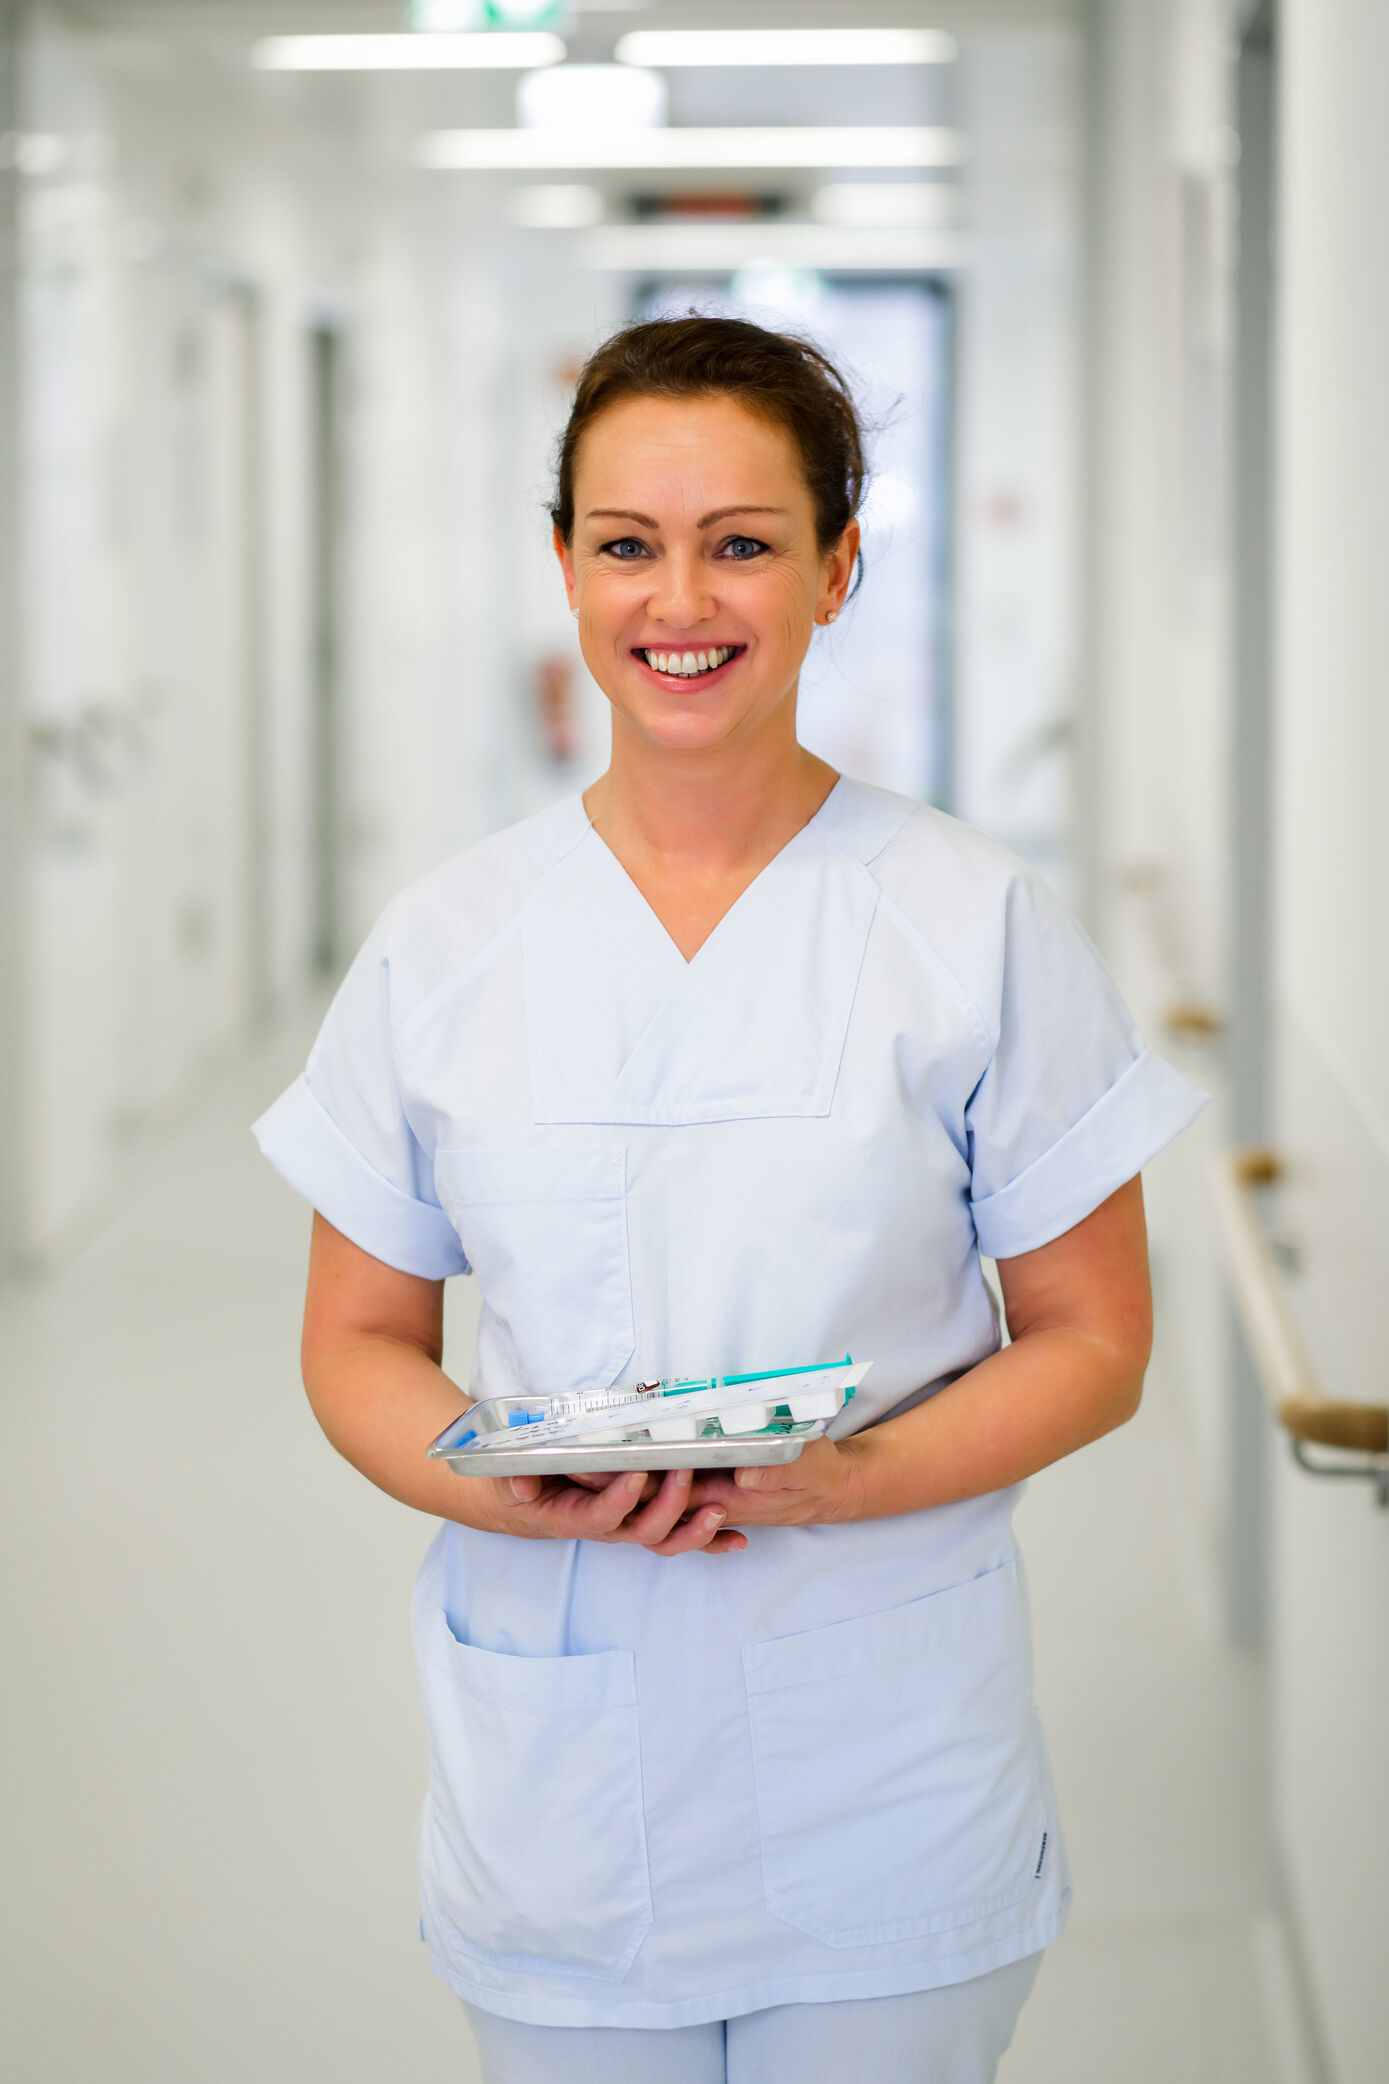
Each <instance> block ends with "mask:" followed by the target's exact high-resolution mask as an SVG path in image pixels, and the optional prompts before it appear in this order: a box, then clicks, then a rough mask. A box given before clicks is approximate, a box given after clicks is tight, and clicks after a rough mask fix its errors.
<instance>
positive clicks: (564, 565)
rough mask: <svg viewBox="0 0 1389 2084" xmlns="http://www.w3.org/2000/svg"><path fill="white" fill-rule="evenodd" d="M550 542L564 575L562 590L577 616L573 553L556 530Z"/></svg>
mask: <svg viewBox="0 0 1389 2084" xmlns="http://www.w3.org/2000/svg"><path fill="white" fill-rule="evenodd" d="M552 540H553V542H554V546H555V555H556V557H557V558H558V559H559V568H560V570H561V571H562V572H563V574H564V590H565V593H566V594H567V595H568V597H569V605H570V607H571V608H572V609H573V610H574V613H575V614H576V615H577V614H578V612H579V582H578V580H577V579H576V578H575V576H574V553H573V551H572V550H571V549H570V547H569V545H568V543H566V542H565V540H564V537H563V536H562V535H561V534H560V532H559V530H558V529H556V530H555V532H554V536H553V539H552Z"/></svg>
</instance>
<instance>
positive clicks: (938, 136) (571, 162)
mask: <svg viewBox="0 0 1389 2084" xmlns="http://www.w3.org/2000/svg"><path fill="white" fill-rule="evenodd" d="M963 157H964V139H963V138H962V137H961V135H960V133H959V131H957V130H941V129H936V128H933V127H931V126H929V125H912V124H900V123H875V124H865V125H855V124H834V125H825V126H823V127H817V128H809V127H806V128H803V127H801V126H799V125H793V124H785V125H777V126H775V127H772V128H765V129H764V128H762V127H761V126H760V125H757V124H751V123H749V124H743V125H739V126H737V127H736V128H730V129H727V130H723V129H720V130H701V129H696V128H694V127H690V128H688V129H675V130H629V131H626V132H624V133H622V134H613V133H609V134H608V135H606V136H605V135H603V134H602V133H600V132H596V131H589V130H570V131H558V130H430V131H426V132H425V134H424V136H423V137H422V138H420V139H419V141H418V143H417V144H416V146H415V163H416V165H417V166H424V167H437V168H442V169H452V170H456V171H462V172H468V171H473V172H477V171H498V170H501V171H509V172H516V173H521V172H530V171H535V172H541V171H544V170H548V169H551V168H559V167H573V168H575V169H576V170H577V169H582V168H592V169H598V168H602V167H613V168H618V167H625V168H631V169H641V170H652V171H655V170H659V169H663V168H670V169H680V170H684V169H694V168H708V167H740V168H748V169H754V168H761V167H789V166H803V167H821V166H823V167H839V166H844V167H849V166H855V167H858V166H862V167H874V166H890V167H909V166H957V165H958V164H959V163H960V161H961V160H962V159H963Z"/></svg>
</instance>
